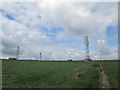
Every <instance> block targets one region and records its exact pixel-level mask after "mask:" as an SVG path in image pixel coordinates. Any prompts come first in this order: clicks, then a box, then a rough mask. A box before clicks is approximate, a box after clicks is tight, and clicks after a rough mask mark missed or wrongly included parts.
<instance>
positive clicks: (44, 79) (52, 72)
mask: <svg viewBox="0 0 120 90" xmlns="http://www.w3.org/2000/svg"><path fill="white" fill-rule="evenodd" d="M2 69H3V88H99V85H100V83H99V73H98V71H97V70H96V69H95V68H94V67H93V66H92V63H85V62H39V61H9V60H8V61H7V60H3V61H2ZM77 72H85V74H84V75H83V76H81V77H80V78H78V79H75V75H76V74H77Z"/></svg>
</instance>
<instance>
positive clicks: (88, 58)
mask: <svg viewBox="0 0 120 90" xmlns="http://www.w3.org/2000/svg"><path fill="white" fill-rule="evenodd" d="M84 45H85V46H86V51H85V61H89V60H90V55H89V40H88V36H85V37H84Z"/></svg>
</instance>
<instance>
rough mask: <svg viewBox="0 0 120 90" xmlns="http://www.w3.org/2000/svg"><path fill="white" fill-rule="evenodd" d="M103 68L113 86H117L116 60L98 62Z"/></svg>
mask: <svg viewBox="0 0 120 90" xmlns="http://www.w3.org/2000/svg"><path fill="white" fill-rule="evenodd" d="M100 64H102V66H103V68H104V69H105V71H106V73H107V75H108V78H109V81H110V82H111V83H112V85H113V87H114V88H118V62H109V63H108V62H100Z"/></svg>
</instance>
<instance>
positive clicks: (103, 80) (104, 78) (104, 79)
mask: <svg viewBox="0 0 120 90" xmlns="http://www.w3.org/2000/svg"><path fill="white" fill-rule="evenodd" d="M96 67H97V69H98V70H99V74H100V79H99V80H100V88H113V87H112V84H111V83H110V81H109V79H108V75H107V74H106V72H105V70H104V68H103V66H102V65H101V64H97V65H96Z"/></svg>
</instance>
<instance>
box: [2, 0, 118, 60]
mask: <svg viewBox="0 0 120 90" xmlns="http://www.w3.org/2000/svg"><path fill="white" fill-rule="evenodd" d="M0 19H1V20H2V22H0V28H1V29H2V30H1V31H0V34H1V35H2V36H1V39H2V43H1V44H0V50H1V51H2V52H1V54H0V58H9V57H16V51H17V47H18V46H19V47H20V52H19V53H20V54H19V58H20V59H35V60H36V59H39V57H40V56H39V55H40V53H42V59H43V60H46V59H47V60H67V59H69V58H70V57H69V56H70V55H71V57H72V59H73V60H83V59H84V58H85V48H86V47H85V45H84V37H85V36H86V35H87V36H88V37H89V42H90V47H89V49H90V57H91V59H93V60H98V59H100V54H101V58H102V59H103V60H106V59H117V58H118V3H117V2H74V1H73V2H57V1H55V0H51V1H50V0H44V1H41V2H3V3H2V6H0ZM70 31H71V41H70ZM70 42H71V49H70ZM70 53H71V54H70Z"/></svg>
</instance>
